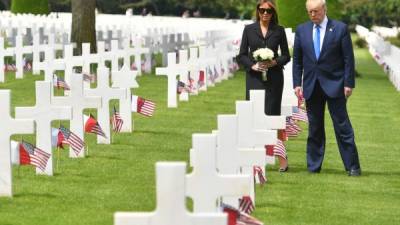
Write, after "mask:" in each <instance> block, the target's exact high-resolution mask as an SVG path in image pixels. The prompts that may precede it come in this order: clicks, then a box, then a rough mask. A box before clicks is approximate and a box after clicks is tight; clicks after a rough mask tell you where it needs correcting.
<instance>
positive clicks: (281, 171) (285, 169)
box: [279, 166, 289, 173]
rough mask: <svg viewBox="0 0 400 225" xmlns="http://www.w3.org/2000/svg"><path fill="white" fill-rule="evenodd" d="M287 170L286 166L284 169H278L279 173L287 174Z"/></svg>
mask: <svg viewBox="0 0 400 225" xmlns="http://www.w3.org/2000/svg"><path fill="white" fill-rule="evenodd" d="M288 170H289V166H286V167H285V168H279V172H280V173H284V172H287V171H288Z"/></svg>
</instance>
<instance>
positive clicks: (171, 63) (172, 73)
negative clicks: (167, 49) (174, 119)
mask: <svg viewBox="0 0 400 225" xmlns="http://www.w3.org/2000/svg"><path fill="white" fill-rule="evenodd" d="M184 72H185V70H184V69H183V68H182V66H180V65H179V64H177V63H176V53H175V52H171V53H168V66H167V67H157V68H156V75H166V76H167V77H168V90H167V92H168V104H167V105H168V108H176V107H177V106H178V103H177V99H176V96H177V93H176V88H177V86H176V76H178V75H180V74H182V73H184Z"/></svg>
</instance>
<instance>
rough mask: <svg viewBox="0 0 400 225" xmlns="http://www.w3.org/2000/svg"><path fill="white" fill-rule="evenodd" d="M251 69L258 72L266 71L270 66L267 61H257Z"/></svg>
mask: <svg viewBox="0 0 400 225" xmlns="http://www.w3.org/2000/svg"><path fill="white" fill-rule="evenodd" d="M251 69H252V70H254V71H257V72H264V71H266V70H267V69H268V66H267V63H266V62H257V63H256V64H254V65H253V66H252V67H251Z"/></svg>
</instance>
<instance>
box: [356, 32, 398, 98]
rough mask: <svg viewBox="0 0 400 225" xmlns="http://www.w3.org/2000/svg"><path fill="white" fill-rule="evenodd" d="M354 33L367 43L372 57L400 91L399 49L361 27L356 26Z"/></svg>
mask: <svg viewBox="0 0 400 225" xmlns="http://www.w3.org/2000/svg"><path fill="white" fill-rule="evenodd" d="M356 31H357V33H358V35H359V36H360V37H361V38H364V39H365V40H366V41H367V43H368V46H369V52H370V53H371V55H372V57H374V59H375V60H376V61H377V62H378V63H379V64H380V65H382V66H383V68H384V70H385V72H386V73H387V74H388V75H389V80H390V81H391V82H392V83H393V85H394V86H395V88H396V89H397V90H398V91H400V63H399V59H400V48H398V47H396V46H394V45H392V44H390V43H389V42H388V41H385V39H384V38H383V37H381V36H379V35H378V34H377V33H375V32H373V31H369V30H368V29H367V28H365V27H363V26H361V25H357V26H356Z"/></svg>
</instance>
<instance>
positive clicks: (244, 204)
mask: <svg viewBox="0 0 400 225" xmlns="http://www.w3.org/2000/svg"><path fill="white" fill-rule="evenodd" d="M239 211H241V212H244V213H247V214H250V213H252V212H253V211H254V204H253V201H252V200H251V198H250V196H243V197H242V198H241V199H239Z"/></svg>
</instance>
